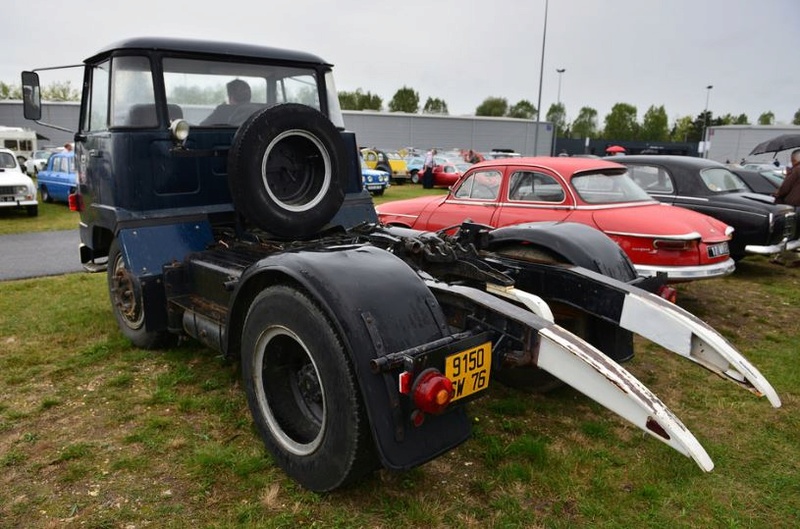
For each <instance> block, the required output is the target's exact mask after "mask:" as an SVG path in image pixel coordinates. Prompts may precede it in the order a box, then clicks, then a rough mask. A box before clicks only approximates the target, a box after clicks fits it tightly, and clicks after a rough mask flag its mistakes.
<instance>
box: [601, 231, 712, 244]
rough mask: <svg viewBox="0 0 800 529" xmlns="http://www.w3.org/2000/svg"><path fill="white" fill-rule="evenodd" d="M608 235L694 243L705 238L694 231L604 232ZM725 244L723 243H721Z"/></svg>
mask: <svg viewBox="0 0 800 529" xmlns="http://www.w3.org/2000/svg"><path fill="white" fill-rule="evenodd" d="M604 233H605V234H606V235H619V236H621V237H650V238H653V239H672V240H676V241H693V240H702V239H703V236H702V235H700V234H699V233H697V232H696V231H692V232H689V233H683V234H674V235H668V234H664V235H661V234H655V233H628V232H624V231H604ZM719 242H723V241H719Z"/></svg>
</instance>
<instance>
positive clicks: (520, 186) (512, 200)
mask: <svg viewBox="0 0 800 529" xmlns="http://www.w3.org/2000/svg"><path fill="white" fill-rule="evenodd" d="M573 210H574V202H573V199H572V195H571V193H569V190H568V189H567V187H566V184H565V183H564V181H563V180H562V179H561V178H560V177H557V176H556V175H554V174H549V173H548V172H546V171H544V170H543V169H533V168H527V167H517V168H511V169H509V177H508V186H507V187H506V190H505V198H504V200H503V201H502V204H501V206H500V207H499V208H498V210H497V212H496V214H495V217H494V218H493V219H492V220H493V224H494V225H496V226H508V225H510V224H519V223H521V222H543V221H562V220H565V219H566V218H567V217H569V216H570V214H571V213H572V211H573Z"/></svg>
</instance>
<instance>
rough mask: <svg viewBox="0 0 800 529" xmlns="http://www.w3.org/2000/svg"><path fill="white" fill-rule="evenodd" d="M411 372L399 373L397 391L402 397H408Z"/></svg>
mask: <svg viewBox="0 0 800 529" xmlns="http://www.w3.org/2000/svg"><path fill="white" fill-rule="evenodd" d="M411 376H412V375H411V372H410V371H403V372H402V373H400V378H399V380H398V382H399V385H400V387H399V388H398V391H399V392H400V393H402V394H403V395H408V394H409V393H411Z"/></svg>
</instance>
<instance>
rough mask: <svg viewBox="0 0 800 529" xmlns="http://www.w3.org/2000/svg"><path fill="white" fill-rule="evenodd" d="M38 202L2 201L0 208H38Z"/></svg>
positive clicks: (0, 201)
mask: <svg viewBox="0 0 800 529" xmlns="http://www.w3.org/2000/svg"><path fill="white" fill-rule="evenodd" d="M37 204H39V202H38V201H36V200H18V199H16V200H0V208H24V207H26V206H36V205H37Z"/></svg>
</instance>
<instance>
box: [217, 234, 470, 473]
mask: <svg viewBox="0 0 800 529" xmlns="http://www.w3.org/2000/svg"><path fill="white" fill-rule="evenodd" d="M281 282H283V283H286V282H289V283H292V284H295V285H298V286H300V287H301V288H302V289H304V290H305V291H306V292H307V293H308V294H309V295H311V296H312V297H313V299H314V300H315V301H316V303H318V305H319V307H320V308H321V309H322V311H323V312H324V313H325V314H326V315H327V316H328V318H329V319H330V321H331V322H333V324H334V326H335V328H336V330H337V332H338V333H339V336H340V338H341V340H342V342H343V343H344V344H345V348H346V349H347V351H348V354H349V356H350V359H351V360H352V364H353V368H354V370H355V374H356V378H357V380H358V384H359V388H360V390H361V395H362V398H363V401H364V405H365V407H366V410H367V415H368V417H369V421H370V426H371V429H372V434H373V438H374V441H375V445H376V447H377V452H378V454H379V455H380V457H381V460H382V462H383V464H384V466H386V467H387V468H391V469H395V470H404V469H409V468H413V467H415V466H418V465H421V464H423V463H425V462H427V461H429V460H430V459H433V458H434V457H436V456H438V455H440V454H442V453H444V452H446V451H448V450H450V449H452V448H453V447H455V446H457V445H459V444H460V443H462V442H464V441H465V440H466V439H467V438H468V437H469V435H470V431H471V428H470V423H469V420H468V418H467V415H466V412H465V411H464V408H463V406H457V407H454V408H453V409H452V410H451V411H449V412H448V413H445V414H443V415H440V416H436V417H432V418H430V419H429V420H426V421H425V422H424V423H423V424H422V425H421V426H419V427H415V426H413V425H412V424H411V420H410V413H407V411H408V410H407V409H406V407H405V406H404V405H403V404H402V402H401V400H402V399H401V398H400V395H399V393H398V386H397V375H396V374H394V375H392V374H375V373H373V372H372V370H371V368H370V361H371V360H373V359H374V358H377V357H379V356H383V355H386V354H388V353H394V352H398V351H402V350H406V349H409V348H411V347H415V346H418V345H421V344H424V343H428V342H431V341H433V340H436V339H439V338H442V337H445V336H447V335H449V334H450V333H449V330H448V326H447V323H446V320H445V316H444V313H443V312H442V309H441V307H440V306H439V304H438V302H437V301H436V298H435V297H434V295H433V294H432V293H431V292H430V290H429V289H428V287H427V286H426V285H425V283H424V282H423V281H422V279H421V278H420V277H419V276H418V275H417V274H416V273H415V272H414V271H413V270H412V269H411V268H410V267H409V266H408V265H407V264H406V263H404V262H403V261H401V260H400V259H398V258H397V257H395V256H394V255H393V254H391V253H389V252H387V251H385V250H382V249H379V248H376V247H373V246H356V245H354V246H353V247H351V248H341V247H340V248H338V249H336V250H335V251H330V250H329V249H328V250H326V249H320V250H319V251H308V250H305V251H298V252H282V253H280V254H276V255H273V256H269V257H266V258H264V259H262V260H260V261H259V262H257V263H256V264H254V265H252V266H251V267H249V268H248V269H247V270H246V271H245V272H244V273H243V275H242V276H241V278H240V280H239V282H238V285H237V286H236V288H235V290H234V292H233V296H232V300H231V304H230V307H231V310H230V311H229V313H228V322H227V325H226V328H227V330H228V331H227V340H226V341H227V343H226V353H227V354H228V355H229V356H231V357H234V358H238V356H239V352H240V344H239V342H238V339H239V336H241V331H242V326H243V323H244V319H245V316H246V314H247V310H248V308H249V306H250V303H251V302H252V300H253V299H254V298H255V296H256V295H257V294H258V292H260V291H261V290H263V289H264V288H265V287H266V286H268V285H271V284H276V283H281Z"/></svg>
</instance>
